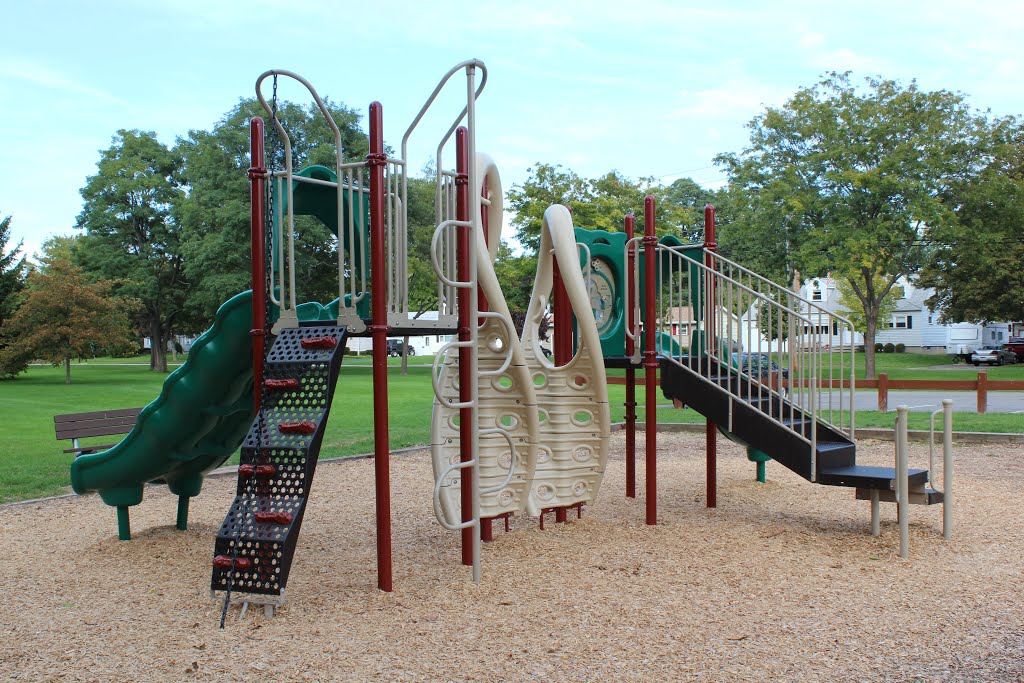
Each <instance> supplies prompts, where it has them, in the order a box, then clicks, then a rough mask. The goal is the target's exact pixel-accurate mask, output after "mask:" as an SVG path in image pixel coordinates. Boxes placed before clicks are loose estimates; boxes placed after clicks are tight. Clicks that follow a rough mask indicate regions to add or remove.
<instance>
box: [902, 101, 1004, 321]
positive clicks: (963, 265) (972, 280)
mask: <svg viewBox="0 0 1024 683" xmlns="http://www.w3.org/2000/svg"><path fill="white" fill-rule="evenodd" d="M990 142H991V145H992V154H991V157H990V160H989V163H988V164H987V166H986V167H985V169H984V170H983V171H982V172H981V173H980V174H978V176H977V177H973V178H968V179H966V180H965V181H963V182H961V183H958V184H957V185H956V186H954V187H953V188H952V190H951V191H950V192H949V193H947V195H946V201H947V203H948V205H950V206H952V207H953V209H954V210H955V211H956V214H957V218H958V219H959V220H958V222H957V223H956V224H952V225H946V226H942V227H941V228H939V229H936V230H935V233H936V242H937V244H936V248H935V250H934V252H933V254H932V255H931V258H930V259H929V261H928V263H927V265H926V267H925V268H924V270H923V272H922V274H921V278H920V281H921V284H923V285H925V286H928V287H934V288H935V290H936V292H935V294H934V296H932V297H931V298H930V299H929V300H928V305H929V306H930V307H931V308H932V309H935V310H940V311H941V319H942V321H943V322H945V323H951V322H964V321H966V322H983V321H993V320H1024V268H1022V267H1021V264H1022V263H1024V119H1021V118H1019V117H1015V118H1008V119H1003V120H1000V121H997V122H996V124H995V125H994V126H993V130H992V137H991V140H990Z"/></svg>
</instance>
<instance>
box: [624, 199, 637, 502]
mask: <svg viewBox="0 0 1024 683" xmlns="http://www.w3.org/2000/svg"><path fill="white" fill-rule="evenodd" d="M624 223H625V224H624V226H623V227H624V229H625V231H626V239H628V240H631V239H633V237H634V235H635V233H636V219H635V218H634V217H633V214H629V215H628V216H626V220H625V222H624ZM635 264H636V247H635V246H633V245H632V244H631V245H629V248H628V249H627V251H626V297H625V299H624V302H625V304H626V325H627V329H628V330H629V331H630V332H632V331H633V330H634V329H635V328H636V312H635V311H634V310H633V309H634V306H635V305H636V303H635V302H634V300H633V296H634V294H635V292H634V289H633V288H634V287H635V286H636V283H635V282H634V279H635V277H634V276H635V273H634V272H633V269H634V267H635ZM635 351H636V341H634V340H633V339H631V338H630V337H629V336H626V356H627V357H628V358H632V357H633V353H634V352H635ZM625 407H626V497H627V498H636V368H634V367H633V365H632V363H630V365H629V366H628V367H627V368H626V404H625Z"/></svg>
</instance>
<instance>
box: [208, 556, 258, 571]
mask: <svg viewBox="0 0 1024 683" xmlns="http://www.w3.org/2000/svg"><path fill="white" fill-rule="evenodd" d="M232 564H234V565H235V569H240V570H242V571H245V570H246V569H248V568H249V567H251V566H252V560H250V559H249V558H248V557H236V558H235V559H234V560H232V559H231V557H230V556H229V555H218V556H217V557H215V558H213V566H214V567H216V568H217V569H231V565H232Z"/></svg>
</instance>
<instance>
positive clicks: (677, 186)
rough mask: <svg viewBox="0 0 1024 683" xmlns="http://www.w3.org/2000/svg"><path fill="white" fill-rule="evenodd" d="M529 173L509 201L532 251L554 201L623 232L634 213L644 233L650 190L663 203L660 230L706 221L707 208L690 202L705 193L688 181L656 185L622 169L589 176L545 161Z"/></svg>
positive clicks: (577, 220) (593, 226)
mask: <svg viewBox="0 0 1024 683" xmlns="http://www.w3.org/2000/svg"><path fill="white" fill-rule="evenodd" d="M529 173H530V177H529V178H527V180H526V182H524V183H523V184H522V185H513V186H512V189H510V190H509V191H508V193H507V197H508V206H509V208H510V209H511V210H512V211H513V212H514V213H515V217H514V218H513V219H512V225H513V226H514V227H515V228H516V239H518V240H519V242H520V243H521V244H522V245H523V246H524V247H526V249H527V251H528V252H529V253H536V251H537V248H538V247H539V246H540V231H541V225H542V223H543V219H544V212H545V211H547V209H548V207H549V206H551V205H552V204H562V205H564V206H567V207H568V208H569V210H570V211H571V212H572V217H573V225H574V226H575V227H578V228H586V229H588V230H607V231H609V232H618V231H620V230H621V229H622V224H623V219H624V218H625V216H626V214H629V213H632V214H634V215H635V216H636V229H637V232H638V233H639V232H642V231H643V229H644V197H645V196H646V195H648V194H650V195H652V196H654V197H655V199H656V200H657V202H658V221H657V226H656V229H657V233H658V235H666V234H673V235H680V233H683V234H684V235H686V234H689V233H690V232H692V230H693V226H694V225H695V224H696V222H697V220H698V216H699V218H700V220H701V221H702V220H703V213H702V211H703V208H701V209H699V210H698V209H695V208H694V207H693V206H689V205H687V204H686V203H685V202H687V201H689V200H690V199H692V198H693V195H694V194H695V193H696V194H699V192H697V191H695V190H694V188H693V187H691V186H690V185H688V184H687V183H685V182H683V181H682V180H677V181H676V182H675V183H673V184H672V186H670V188H664V187H662V186H660V185H656V184H655V183H654V178H640V179H638V180H632V179H630V178H627V177H626V176H623V175H621V174H620V173H619V172H618V171H609V172H608V173H606V174H605V175H603V176H601V177H600V178H594V179H591V180H586V179H584V178H581V177H580V176H579V175H577V174H576V173H575V172H573V171H572V170H571V169H563V168H562V167H561V166H552V165H550V164H543V163H538V164H536V165H535V166H532V167H531V168H530V169H529ZM686 180H688V179H686ZM690 183H692V181H690ZM693 185H696V184H695V183H694V184H693ZM698 189H699V188H698Z"/></svg>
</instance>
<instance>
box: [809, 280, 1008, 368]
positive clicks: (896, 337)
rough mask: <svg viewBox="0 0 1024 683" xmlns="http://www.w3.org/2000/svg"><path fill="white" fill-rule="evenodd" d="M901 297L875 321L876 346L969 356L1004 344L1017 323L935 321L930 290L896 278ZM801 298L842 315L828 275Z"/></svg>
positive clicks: (858, 339)
mask: <svg viewBox="0 0 1024 683" xmlns="http://www.w3.org/2000/svg"><path fill="white" fill-rule="evenodd" d="M897 284H898V285H899V286H900V287H902V290H903V296H901V297H900V299H899V300H898V301H897V302H896V307H895V310H893V312H892V314H891V315H890V316H889V318H888V319H887V320H879V321H878V330H877V331H876V333H875V343H877V344H893V345H894V346H895V345H896V344H903V345H904V346H905V347H906V350H907V351H909V352H912V353H936V354H943V353H945V354H960V353H970V352H971V351H973V350H974V349H977V348H979V347H981V346H989V345H995V346H998V345H1000V344H1005V343H1006V342H1007V340H1008V339H1009V338H1010V336H1011V334H1012V333H1013V330H1014V328H1015V327H1020V326H1021V323H1006V322H996V323H984V324H981V323H978V324H975V323H952V324H945V323H941V322H939V318H940V317H941V312H940V311H937V310H933V309H931V308H930V307H929V306H928V304H927V303H926V301H927V299H928V298H929V297H930V296H932V294H934V293H935V290H934V289H931V288H923V287H917V286H915V285H914V284H913V283H912V282H910V281H909V280H908V279H907V278H900V280H899V281H898V282H897ZM801 295H802V296H804V297H805V298H807V299H809V300H811V301H812V302H816V303H817V302H821V305H822V307H823V308H825V309H826V310H828V311H832V312H835V313H838V314H839V315H843V313H844V312H845V311H844V309H843V308H842V307H841V306H840V305H839V291H838V289H837V287H836V282H835V280H833V279H832V277H831V276H829V277H825V278H810V279H808V280H807V281H806V282H804V284H803V285H802V286H801ZM854 343H855V344H863V343H864V340H863V336H862V335H860V334H857V335H856V340H855V342H854Z"/></svg>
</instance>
